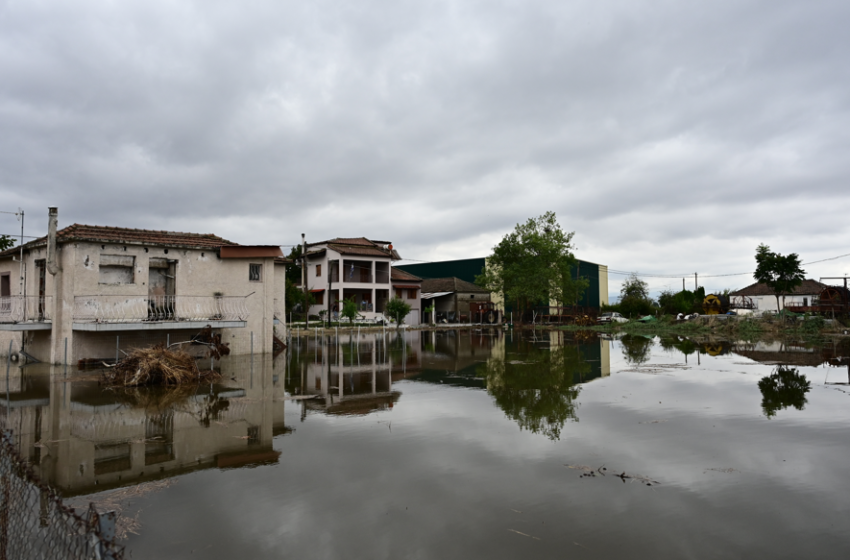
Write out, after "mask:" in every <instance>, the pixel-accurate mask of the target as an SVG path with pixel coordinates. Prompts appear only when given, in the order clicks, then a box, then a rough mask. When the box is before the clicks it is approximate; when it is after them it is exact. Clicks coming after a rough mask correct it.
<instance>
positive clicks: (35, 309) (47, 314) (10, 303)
mask: <svg viewBox="0 0 850 560" xmlns="http://www.w3.org/2000/svg"><path fill="white" fill-rule="evenodd" d="M52 309H53V296H3V297H0V323H46V322H49V321H50V320H51V319H52V317H51V313H52V311H51V310H52Z"/></svg>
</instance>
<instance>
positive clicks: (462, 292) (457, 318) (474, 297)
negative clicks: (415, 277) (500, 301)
mask: <svg viewBox="0 0 850 560" xmlns="http://www.w3.org/2000/svg"><path fill="white" fill-rule="evenodd" d="M422 301H423V303H425V304H426V306H430V305H431V302H433V303H434V310H435V311H436V314H437V317H436V319H437V322H438V323H439V322H443V321H444V320H445V322H448V323H478V322H497V319H498V315H493V316H492V319H490V318H489V317H488V316H485V315H484V310H485V309H488V310H489V306H486V305H483V304H489V303H490V292H488V291H487V290H485V289H484V288H479V287H478V286H476V285H475V284H473V283H472V282H467V281H466V280H461V279H460V278H455V277H450V278H429V279H427V280H423V281H422Z"/></svg>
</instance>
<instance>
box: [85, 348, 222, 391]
mask: <svg viewBox="0 0 850 560" xmlns="http://www.w3.org/2000/svg"><path fill="white" fill-rule="evenodd" d="M218 377H219V374H218V373H216V372H214V371H201V370H200V369H199V368H198V364H197V363H196V362H195V358H193V357H192V356H191V355H189V353H188V352H186V351H185V350H182V349H177V350H168V349H167V348H166V347H165V346H164V345H162V344H158V345H156V346H153V347H151V348H138V349H136V350H133V351H132V352H130V353H129V354H127V356H126V357H125V358H124V359H122V360H121V361H119V362H118V363H117V364H115V366H113V367H109V368H107V369H106V371H104V372H103V376H102V378H101V381H102V383H103V384H105V385H111V386H122V387H138V386H141V385H182V384H184V383H198V382H199V381H211V380H213V379H216V378H218Z"/></svg>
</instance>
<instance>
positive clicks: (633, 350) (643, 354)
mask: <svg viewBox="0 0 850 560" xmlns="http://www.w3.org/2000/svg"><path fill="white" fill-rule="evenodd" d="M652 340H653V339H652V338H647V337H645V336H642V335H639V334H627V335H625V336H623V337H622V338H621V339H620V344H622V345H623V357H625V358H626V361H627V362H628V363H630V364H632V365H640V364H643V363H646V362H647V361H648V360H649V355H650V349H651V348H652V344H653V342H652Z"/></svg>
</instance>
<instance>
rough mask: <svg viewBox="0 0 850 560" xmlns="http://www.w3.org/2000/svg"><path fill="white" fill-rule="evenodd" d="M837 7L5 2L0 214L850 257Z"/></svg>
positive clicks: (716, 283) (431, 245)
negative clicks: (526, 226)
mask: <svg viewBox="0 0 850 560" xmlns="http://www.w3.org/2000/svg"><path fill="white" fill-rule="evenodd" d="M848 24H850V2H846V0H845V1H840V0H834V1H833V0H822V1H821V0H809V1H807V2H801V1H799V0H793V1H792V0H730V1H727V0H718V1H714V2H705V1H692V0H670V1H654V2H646V1H642V0H622V1H618V0H609V1H606V2H598V1H589V0H588V1H575V0H562V1H554V0H552V1H545V2H544V1H535V0H517V1H497V0H486V1H483V0H482V1H467V0H457V1H452V2H439V1H434V2H423V1H421V0H417V1H413V0H409V1H408V0H392V1H369V0H360V1H358V2H348V1H341V0H314V1H312V2H293V1H288V0H269V1H263V0H258V1H252V0H246V1H243V2H218V1H214V0H203V1H200V0H199V1H197V2H175V1H173V0H168V1H159V0H145V1H144V2H129V1H127V2H124V1H122V2H116V1H112V2H107V1H102V2H96V1H87V0H77V1H75V2H63V1H37V0H26V1H20V0H0V210H12V211H14V210H16V209H17V208H18V207H21V208H23V209H24V210H25V212H26V213H27V233H28V234H30V235H40V234H42V233H44V231H45V230H46V222H47V206H51V205H56V206H59V212H60V227H62V226H66V225H69V224H71V223H75V222H76V223H86V224H97V225H112V226H127V227H137V228H146V229H170V230H177V231H192V232H202V233H207V232H210V233H216V234H218V235H221V236H223V237H226V238H228V239H231V240H233V241H236V242H239V243H271V244H294V243H297V242H298V241H299V240H300V234H301V233H302V232H304V233H306V234H307V238H308V240H309V241H319V240H322V239H326V238H330V237H335V236H368V237H373V238H379V239H387V240H391V241H392V242H393V243H394V244H395V246H396V248H397V249H398V250H399V252H400V253H401V255H402V256H403V257H405V258H408V259H418V260H422V261H432V260H444V259H454V258H466V257H480V256H485V255H487V254H489V252H490V249H491V248H492V247H493V245H494V244H496V243H497V242H498V241H499V240H500V239H501V237H502V236H503V235H504V234H505V233H507V232H508V231H510V230H511V229H513V228H514V226H515V225H516V224H517V223H518V222H523V221H525V220H526V219H528V218H529V217H532V216H537V215H540V214H542V213H544V212H546V211H548V210H552V211H555V212H556V213H557V215H558V218H559V221H560V223H561V225H562V226H563V227H564V228H565V229H566V230H568V231H575V238H574V240H575V245H576V248H577V251H576V256H578V257H579V258H581V259H584V260H588V261H593V262H599V263H603V264H607V265H609V266H610V267H611V268H613V269H617V270H623V271H640V272H643V273H661V274H673V275H678V274H685V273H687V274H689V282H690V286H691V287H692V286H693V272H699V273H700V275H701V276H708V275H711V274H725V273H737V272H747V271H751V270H752V269H753V268H754V260H753V254H754V252H755V248H756V246H757V245H758V244H759V243H762V242H763V243H766V244H768V245H770V246H771V248H773V249H774V250H777V251H779V252H782V253H788V252H797V253H799V254H800V256H801V257H802V259H803V262H810V261H815V260H819V259H824V258H827V257H832V256H836V255H842V254H845V253H850V244H849V243H848V241H847V240H848V233H850V220H848V210H850V188H848V185H847V182H848V181H847V178H848V176H849V175H850V157H848V139H849V138H850V111H848V109H850V99H848V97H850V96H849V95H848V94H850V64H848V62H847V55H848V53H850V33H848V32H847V27H848ZM19 227H20V226H19V225H18V223H17V222H15V218H14V216H9V215H5V214H0V233H14V232H16V231H18V228H19ZM286 250H287V251H288V249H286ZM805 268H806V270H807V272H808V276H810V277H814V278H818V277H820V276H838V275H842V274H847V273H850V257H846V258H843V259H838V260H834V261H828V262H825V263H820V264H815V265H811V266H807V267H805ZM620 279H621V277H620V276H616V275H613V274H612V275H611V292H616V291H617V290H618V288H619V285H618V282H619V280H620ZM647 280H649V282H650V286H651V287H652V289H653V291H658V290H660V289H663V288H664V287H667V286H669V287H671V288H680V287H681V280H677V279H658V278H647ZM751 281H752V279H751V277H750V276H735V277H725V278H708V277H706V278H705V281H704V282H700V283H701V284H702V285H705V286H706V287H707V289H708V290H709V291H711V290H715V289H722V288H725V287H731V288H735V287H743V286H745V285H747V284H749V283H750V282H751Z"/></svg>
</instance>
